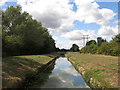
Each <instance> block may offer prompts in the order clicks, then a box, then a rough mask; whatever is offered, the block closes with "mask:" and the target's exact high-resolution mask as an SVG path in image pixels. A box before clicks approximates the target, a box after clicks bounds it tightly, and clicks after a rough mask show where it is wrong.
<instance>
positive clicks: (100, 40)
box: [97, 37, 106, 46]
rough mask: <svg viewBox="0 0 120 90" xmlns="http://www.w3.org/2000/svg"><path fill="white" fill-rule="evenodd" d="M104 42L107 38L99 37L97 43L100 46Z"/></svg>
mask: <svg viewBox="0 0 120 90" xmlns="http://www.w3.org/2000/svg"><path fill="white" fill-rule="evenodd" d="M103 42H106V40H104V39H102V37H98V38H97V44H98V46H100V45H101V44H102V43H103Z"/></svg>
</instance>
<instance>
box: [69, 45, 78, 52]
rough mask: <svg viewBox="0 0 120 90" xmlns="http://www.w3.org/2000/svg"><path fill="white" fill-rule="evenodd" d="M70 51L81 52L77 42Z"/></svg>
mask: <svg viewBox="0 0 120 90" xmlns="http://www.w3.org/2000/svg"><path fill="white" fill-rule="evenodd" d="M70 51H72V52H79V51H80V50H79V46H78V45H76V44H73V45H72V47H71V48H70Z"/></svg>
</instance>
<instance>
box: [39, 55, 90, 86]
mask: <svg viewBox="0 0 120 90" xmlns="http://www.w3.org/2000/svg"><path fill="white" fill-rule="evenodd" d="M41 88H89V87H88V86H87V85H86V83H85V81H84V79H83V78H82V76H81V75H80V73H78V72H77V71H76V69H75V68H74V67H73V65H72V64H71V63H70V62H69V61H68V59H67V58H66V57H59V58H58V59H57V60H56V62H55V66H54V69H53V70H52V71H51V74H50V75H49V78H48V80H47V81H46V82H45V83H44V85H42V87H41Z"/></svg>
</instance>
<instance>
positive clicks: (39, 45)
mask: <svg viewBox="0 0 120 90" xmlns="http://www.w3.org/2000/svg"><path fill="white" fill-rule="evenodd" d="M2 43H3V44H2V49H3V52H2V53H3V56H9V55H25V54H32V55H33V54H43V53H49V52H53V51H55V41H54V40H53V38H52V36H51V35H50V34H49V32H48V30H47V29H46V28H44V27H43V26H42V24H41V23H40V22H38V21H36V20H34V19H32V16H31V15H29V14H28V13H26V12H22V11H21V7H19V6H10V7H8V9H7V10H6V11H3V13H2Z"/></svg>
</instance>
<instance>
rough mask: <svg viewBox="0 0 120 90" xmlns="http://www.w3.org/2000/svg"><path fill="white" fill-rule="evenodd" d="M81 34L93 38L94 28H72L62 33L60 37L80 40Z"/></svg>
mask: <svg viewBox="0 0 120 90" xmlns="http://www.w3.org/2000/svg"><path fill="white" fill-rule="evenodd" d="M83 35H89V37H90V38H91V39H95V37H96V33H95V31H94V30H87V31H85V30H74V31H71V32H68V33H66V34H64V35H62V37H65V38H68V39H70V40H82V39H83Z"/></svg>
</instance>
